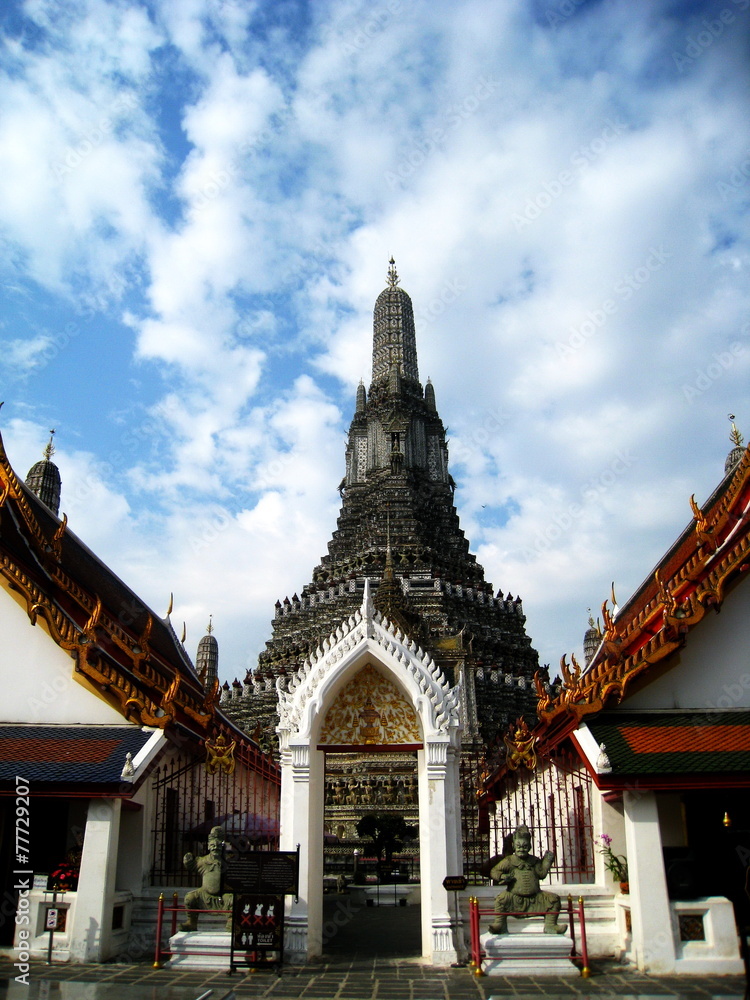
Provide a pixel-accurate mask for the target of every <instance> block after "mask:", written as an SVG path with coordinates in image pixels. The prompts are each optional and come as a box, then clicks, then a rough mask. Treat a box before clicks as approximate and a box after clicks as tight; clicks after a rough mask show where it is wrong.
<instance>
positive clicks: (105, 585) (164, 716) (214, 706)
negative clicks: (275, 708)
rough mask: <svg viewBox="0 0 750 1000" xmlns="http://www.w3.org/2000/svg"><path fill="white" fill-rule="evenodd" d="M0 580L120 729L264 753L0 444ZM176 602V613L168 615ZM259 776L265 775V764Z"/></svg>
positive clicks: (162, 626)
mask: <svg viewBox="0 0 750 1000" xmlns="http://www.w3.org/2000/svg"><path fill="white" fill-rule="evenodd" d="M0 510H1V511H2V521H1V524H2V531H1V532H0V556H1V557H2V558H1V559H0V573H1V574H2V577H3V579H4V582H5V584H6V585H7V586H9V587H10V588H12V589H13V590H14V591H15V593H16V595H18V597H19V598H20V600H21V601H22V602H23V604H24V606H25V608H26V612H27V614H28V616H29V619H30V621H31V624H36V622H37V621H38V620H40V619H42V620H43V621H44V623H45V628H46V631H47V632H48V633H49V635H50V636H51V638H52V640H53V641H54V642H55V643H56V644H57V645H58V646H60V647H61V648H62V649H64V650H66V651H67V652H68V653H69V654H70V656H71V657H72V661H71V671H75V676H76V678H77V680H79V681H80V682H81V683H83V684H84V686H88V687H89V688H90V689H91V690H92V691H94V692H95V693H96V694H97V696H98V697H100V698H102V699H103V700H104V701H106V702H107V703H108V704H110V705H111V706H112V707H113V708H114V709H116V710H117V711H118V712H119V713H120V714H121V715H122V716H123V719H125V720H127V721H128V722H130V723H131V724H133V723H135V724H140V725H146V726H151V727H153V728H155V729H160V730H164V731H167V732H172V733H176V732H177V731H178V730H179V731H180V733H181V734H182V738H183V739H185V738H187V739H188V740H189V741H190V742H191V743H192V745H194V746H197V745H199V744H200V742H201V741H202V740H205V738H206V737H207V736H209V735H216V734H218V733H219V732H221V731H226V733H227V734H231V738H232V739H234V740H236V741H237V744H238V753H237V757H238V759H241V758H242V759H244V760H245V762H246V763H249V764H250V766H253V761H255V760H256V758H257V760H258V761H260V759H261V755H260V752H259V750H258V747H257V746H256V745H254V744H253V743H252V742H251V741H250V740H249V739H248V737H247V736H246V735H245V734H244V733H242V732H241V731H240V730H238V729H237V728H236V727H235V725H234V724H233V723H232V722H231V721H230V720H229V719H227V718H226V717H225V716H224V715H223V714H222V713H221V712H220V711H219V709H218V684H217V685H215V686H214V687H213V688H212V689H210V690H207V689H206V688H204V686H203V684H202V683H201V682H200V680H199V679H198V676H197V674H196V672H195V668H194V667H193V664H192V662H191V660H190V657H189V656H188V654H187V652H186V651H185V648H184V646H183V645H182V643H181V642H180V640H179V639H178V638H177V636H176V634H175V632H174V629H173V628H172V623H171V621H170V618H169V611H168V612H167V615H166V617H164V618H161V617H160V616H159V615H157V614H155V613H154V612H153V611H152V610H151V609H150V608H149V607H148V606H147V605H146V604H145V603H144V602H143V601H142V600H141V598H140V597H138V595H137V594H135V593H134V591H132V590H131V589H130V588H129V587H128V586H127V585H126V584H125V583H123V581H122V580H120V579H119V578H118V577H117V576H116V575H115V574H114V573H113V572H112V570H111V569H110V568H109V567H108V566H107V565H105V564H104V563H103V562H102V561H101V560H100V559H99V558H97V556H96V555H94V553H93V552H92V551H91V550H90V549H89V548H88V547H87V546H86V545H85V544H84V543H83V542H82V541H81V540H80V539H79V538H78V537H77V536H76V535H75V534H74V533H73V532H72V531H70V530H69V528H68V521H67V517H66V516H65V515H63V517H62V519H60V518H58V517H57V516H56V515H55V514H54V513H53V512H52V511H51V510H50V508H49V507H48V506H47V505H46V504H44V503H43V502H42V501H41V500H40V499H39V498H38V497H37V496H36V494H35V493H33V492H32V490H31V489H30V488H29V487H28V486H26V485H25V484H24V483H23V482H21V480H20V479H19V478H18V476H17V475H16V473H15V472H14V470H13V468H12V466H11V464H10V462H9V460H8V457H7V455H6V453H5V449H4V446H3V442H2V438H1V437H0ZM171 603H172V602H171V600H170V610H171ZM263 766H264V767H265V768H267V767H268V761H267V758H265V757H263Z"/></svg>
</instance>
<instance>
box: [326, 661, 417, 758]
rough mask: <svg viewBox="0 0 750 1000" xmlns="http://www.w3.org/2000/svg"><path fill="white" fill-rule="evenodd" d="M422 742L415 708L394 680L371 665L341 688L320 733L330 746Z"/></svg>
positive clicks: (396, 744) (395, 744) (397, 744)
mask: <svg viewBox="0 0 750 1000" xmlns="http://www.w3.org/2000/svg"><path fill="white" fill-rule="evenodd" d="M421 742H422V736H421V733H420V731H419V723H418V722H417V717H416V713H415V711H414V709H413V708H412V706H411V705H410V704H409V703H408V702H407V700H406V698H405V697H404V695H403V694H402V693H401V692H400V691H399V689H398V688H397V686H396V685H395V684H394V683H393V681H391V680H389V679H388V678H387V677H384V676H383V675H382V674H381V673H380V672H379V671H378V670H376V669H375V668H374V667H372V666H370V665H368V666H366V667H363V668H362V670H360V671H359V673H358V674H356V676H355V677H353V678H352V679H351V680H350V681H349V682H348V683H347V684H345V685H344V687H343V688H342V689H341V691H340V692H339V694H338V697H337V698H336V700H335V701H334V703H333V704H332V705H331V707H330V708H329V710H328V712H327V713H326V717H325V720H324V721H323V726H322V728H321V732H320V743H321V744H325V745H326V746H362V745H370V746H372V745H375V744H378V745H385V744H390V745H394V746H399V745H402V746H403V745H409V744H414V743H421Z"/></svg>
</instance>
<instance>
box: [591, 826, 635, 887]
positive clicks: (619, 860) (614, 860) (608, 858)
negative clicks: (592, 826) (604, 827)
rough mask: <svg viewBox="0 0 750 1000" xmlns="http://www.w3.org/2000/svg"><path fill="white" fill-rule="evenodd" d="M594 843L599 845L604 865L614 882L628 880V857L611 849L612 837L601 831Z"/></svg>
mask: <svg viewBox="0 0 750 1000" xmlns="http://www.w3.org/2000/svg"><path fill="white" fill-rule="evenodd" d="M596 843H597V844H599V845H600V851H599V853H600V854H601V855H602V856H603V857H604V867H605V868H606V869H607V871H608V872H611V873H612V878H613V879H614V880H615V882H627V881H628V859H627V858H626V857H625V855H624V854H615V852H614V851H613V850H612V838H611V837H610V836H609V834H607V833H602V834H601V835H600V836H599V837H597V838H596Z"/></svg>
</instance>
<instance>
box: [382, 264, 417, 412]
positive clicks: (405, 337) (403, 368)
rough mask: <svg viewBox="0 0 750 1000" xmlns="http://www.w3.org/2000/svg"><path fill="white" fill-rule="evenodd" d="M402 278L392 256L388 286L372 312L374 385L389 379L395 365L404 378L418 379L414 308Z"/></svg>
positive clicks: (414, 380)
mask: <svg viewBox="0 0 750 1000" xmlns="http://www.w3.org/2000/svg"><path fill="white" fill-rule="evenodd" d="M399 280H400V279H399V276H398V272H397V271H396V261H395V260H394V259H393V257H391V259H390V262H389V267H388V286H387V288H384V289H383V291H382V292H381V293H380V295H378V298H377V301H376V302H375V311H374V313H373V343H372V382H373V385H375V384H380V383H383V382H386V381H387V380H388V377H389V375H390V373H391V371H392V370H393V369H394V368H395V369H396V371H397V373H398V375H399V376H400V377H401V378H404V379H409V380H411V381H413V382H416V383H419V368H418V366H417V339H416V333H415V331H414V308H413V306H412V303H411V299H410V298H409V295H408V294H407V293H406V292H405V291H404V289H403V288H401V286H400V285H399ZM420 392H421V390H420Z"/></svg>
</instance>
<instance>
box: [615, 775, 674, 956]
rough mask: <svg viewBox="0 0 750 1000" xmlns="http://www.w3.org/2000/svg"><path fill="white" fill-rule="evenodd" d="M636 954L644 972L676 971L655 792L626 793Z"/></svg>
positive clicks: (626, 838) (626, 823) (628, 852)
mask: <svg viewBox="0 0 750 1000" xmlns="http://www.w3.org/2000/svg"><path fill="white" fill-rule="evenodd" d="M623 806H624V813H625V841H626V844H627V858H628V876H629V881H630V903H631V919H632V925H633V954H634V957H635V962H636V965H637V966H638V968H639V969H640V970H641V971H642V972H655V973H666V972H673V971H674V969H675V960H676V954H675V942H674V934H673V931H672V915H671V911H670V907H669V896H668V894H667V878H666V875H665V873H664V859H663V855H662V845H661V831H660V829H659V814H658V810H657V805H656V795H655V793H654V792H642V791H633V792H631V791H626V792H624V793H623Z"/></svg>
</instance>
